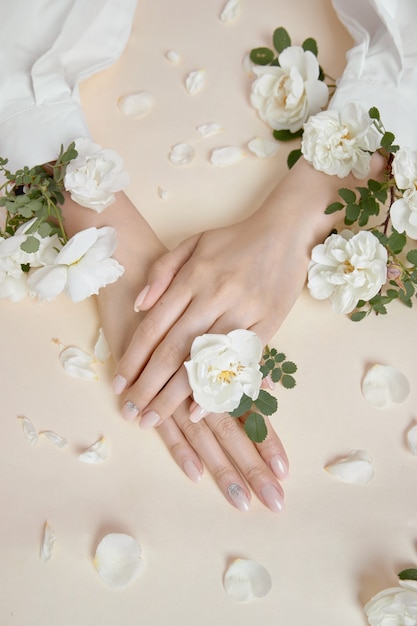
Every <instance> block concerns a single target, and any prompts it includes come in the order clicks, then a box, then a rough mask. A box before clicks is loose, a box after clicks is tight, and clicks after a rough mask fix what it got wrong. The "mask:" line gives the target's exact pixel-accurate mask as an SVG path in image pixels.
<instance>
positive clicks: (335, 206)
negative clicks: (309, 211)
mask: <svg viewBox="0 0 417 626" xmlns="http://www.w3.org/2000/svg"><path fill="white" fill-rule="evenodd" d="M343 207H344V205H343V204H342V203H341V202H332V203H331V204H329V206H328V207H327V209H326V210H325V213H326V215H330V214H331V213H336V211H341V210H342V209H343Z"/></svg>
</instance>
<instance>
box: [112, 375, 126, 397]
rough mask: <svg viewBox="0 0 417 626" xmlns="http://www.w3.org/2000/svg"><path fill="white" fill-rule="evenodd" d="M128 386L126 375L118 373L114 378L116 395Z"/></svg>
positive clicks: (113, 387)
mask: <svg viewBox="0 0 417 626" xmlns="http://www.w3.org/2000/svg"><path fill="white" fill-rule="evenodd" d="M126 387H127V380H126V378H125V377H124V376H121V375H120V374H117V375H116V376H115V377H114V378H113V382H112V389H113V391H114V393H115V394H116V395H119V394H121V393H122V392H123V391H124V390H125V389H126Z"/></svg>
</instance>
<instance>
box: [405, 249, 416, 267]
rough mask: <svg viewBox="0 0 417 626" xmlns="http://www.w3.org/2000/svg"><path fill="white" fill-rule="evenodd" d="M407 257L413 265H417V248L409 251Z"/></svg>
mask: <svg viewBox="0 0 417 626" xmlns="http://www.w3.org/2000/svg"><path fill="white" fill-rule="evenodd" d="M406 259H407V261H408V262H409V263H411V264H412V265H417V250H410V251H409V252H407V256H406Z"/></svg>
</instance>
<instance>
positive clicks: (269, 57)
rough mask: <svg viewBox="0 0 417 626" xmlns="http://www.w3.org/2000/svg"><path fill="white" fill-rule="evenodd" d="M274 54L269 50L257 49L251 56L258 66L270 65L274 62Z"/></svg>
mask: <svg viewBox="0 0 417 626" xmlns="http://www.w3.org/2000/svg"><path fill="white" fill-rule="evenodd" d="M274 56H275V55H274V53H273V52H272V50H270V49H269V48H255V49H254V50H251V53H250V55H249V57H250V60H251V61H252V63H256V65H269V64H270V63H271V62H272V61H273V60H274Z"/></svg>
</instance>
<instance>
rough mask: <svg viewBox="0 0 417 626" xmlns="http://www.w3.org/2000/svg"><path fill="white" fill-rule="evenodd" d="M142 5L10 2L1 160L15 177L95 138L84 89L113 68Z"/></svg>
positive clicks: (3, 24) (83, 0) (4, 26)
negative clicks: (86, 115)
mask: <svg viewBox="0 0 417 626" xmlns="http://www.w3.org/2000/svg"><path fill="white" fill-rule="evenodd" d="M135 7H136V0H59V1H57V0H30V2H28V1H27V0H2V9H3V11H2V18H1V20H0V42H1V44H0V156H2V157H5V158H8V159H9V164H8V167H9V169H11V170H12V171H13V170H14V169H16V168H18V167H22V166H23V165H29V166H33V165H35V164H38V163H45V162H47V161H50V160H53V159H54V158H56V156H57V154H58V152H59V148H60V145H61V144H64V146H65V145H68V144H69V143H70V142H71V141H72V140H73V139H75V138H77V137H81V136H88V135H89V132H88V128H87V125H86V122H85V119H84V115H83V113H82V110H81V106H80V101H79V94H78V84H79V82H80V81H81V80H83V79H85V78H87V77H88V76H91V75H92V74H94V73H95V72H98V71H99V70H101V69H103V68H105V67H107V66H109V65H110V64H111V63H113V62H114V61H115V60H116V59H117V58H118V57H119V56H120V54H121V52H122V51H123V49H124V47H125V45H126V42H127V40H128V37H129V34H130V29H131V25H132V21H133V15H134V11H135Z"/></svg>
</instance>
